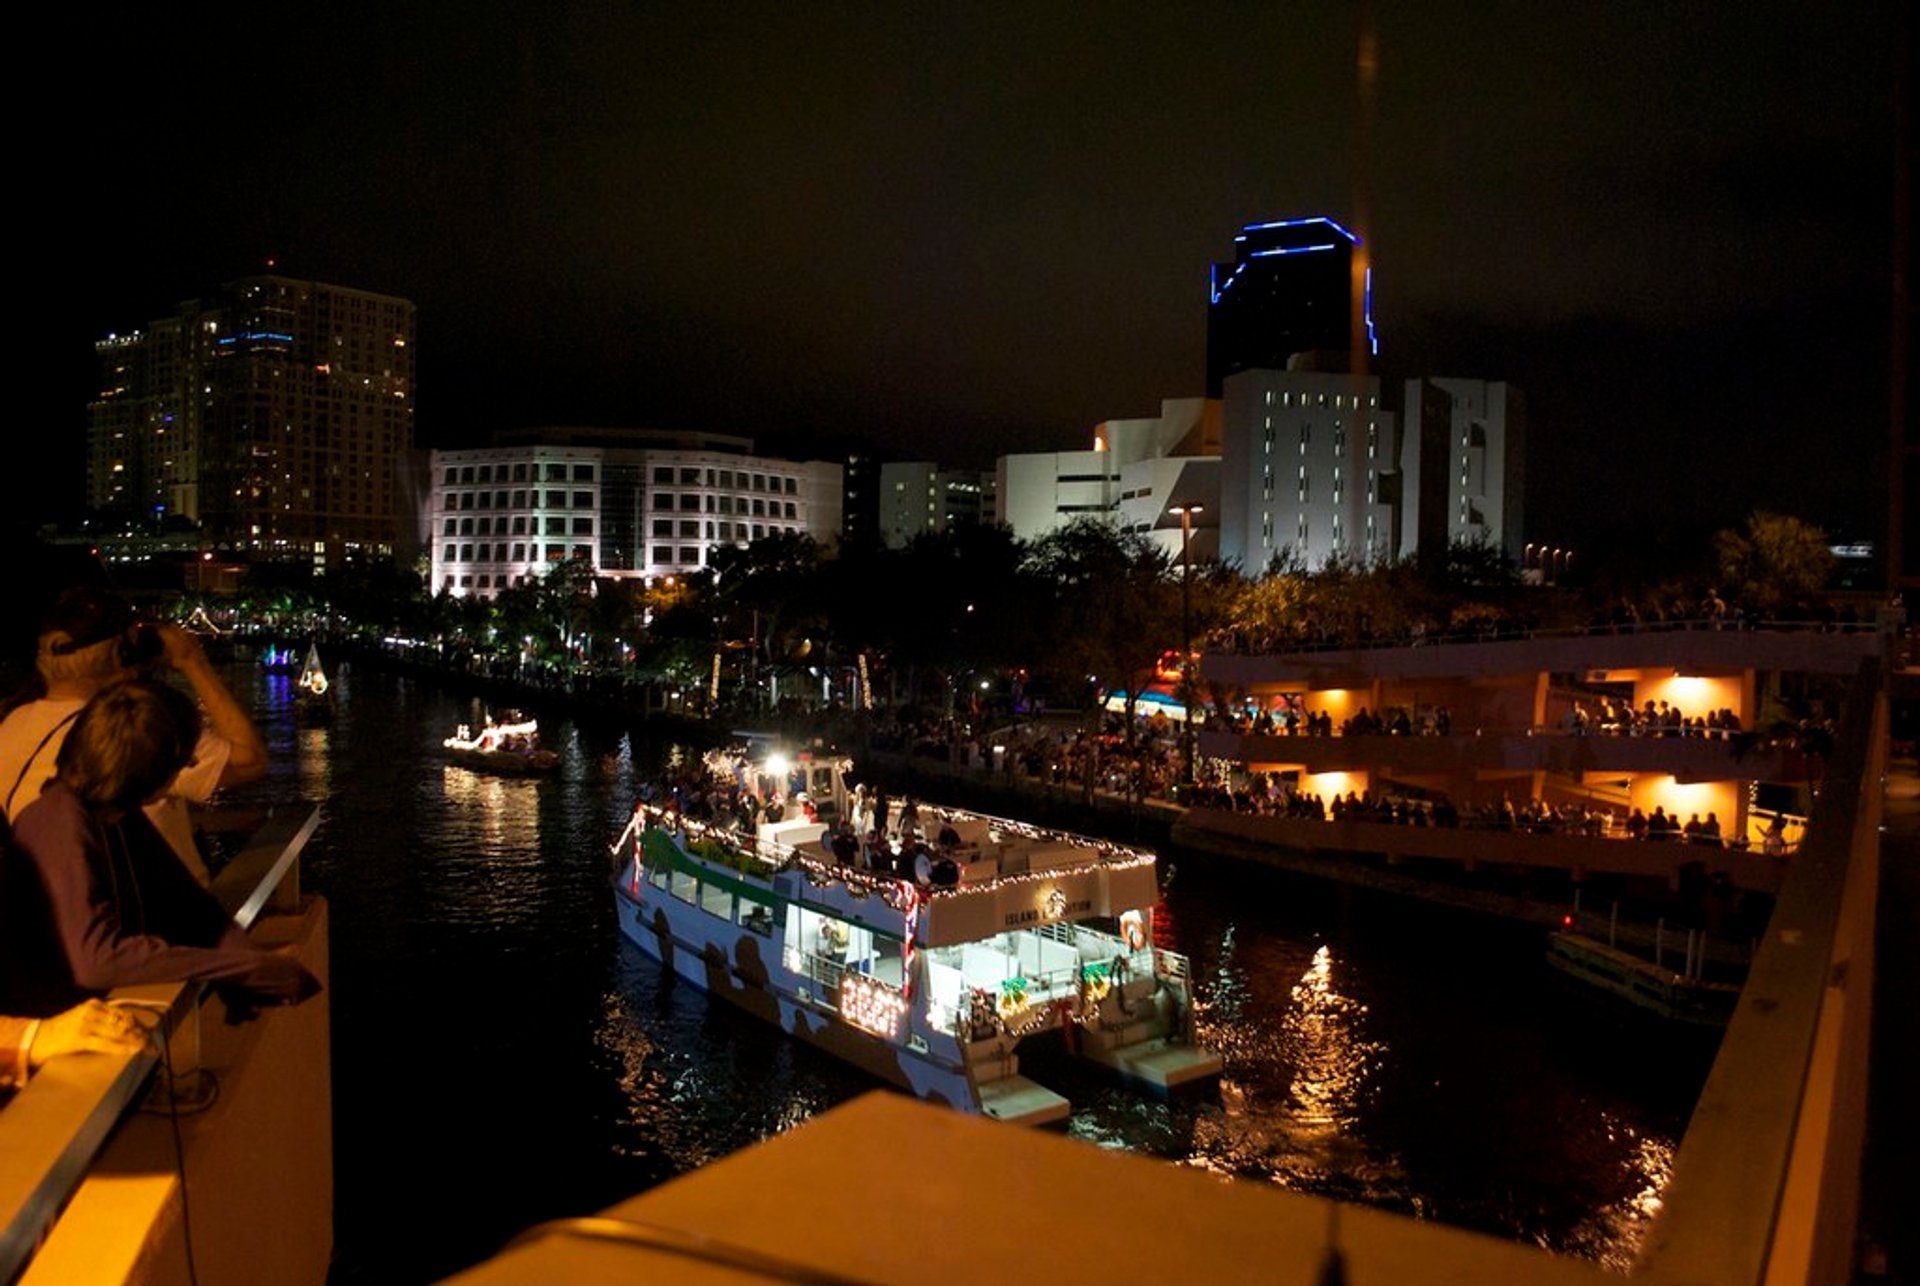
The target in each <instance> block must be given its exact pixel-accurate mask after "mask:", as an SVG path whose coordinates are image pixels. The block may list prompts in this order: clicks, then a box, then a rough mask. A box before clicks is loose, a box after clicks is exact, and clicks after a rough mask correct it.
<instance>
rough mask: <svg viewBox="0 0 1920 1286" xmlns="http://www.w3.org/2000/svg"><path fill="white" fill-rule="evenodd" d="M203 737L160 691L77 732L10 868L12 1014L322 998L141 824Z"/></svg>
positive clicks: (108, 707)
mask: <svg viewBox="0 0 1920 1286" xmlns="http://www.w3.org/2000/svg"><path fill="white" fill-rule="evenodd" d="M199 735H200V714H199V711H198V710H197V709H196V708H195V707H194V704H193V700H192V698H190V697H188V696H187V695H186V694H185V693H183V692H181V691H179V690H178V689H176V688H172V687H169V686H168V685H166V684H164V683H160V682H157V681H155V680H151V679H133V680H129V681H127V682H125V683H117V684H114V685H113V686H111V687H109V688H107V689H105V690H104V691H102V692H101V693H99V694H98V695H97V696H95V697H94V698H93V699H92V700H91V701H89V702H88V703H87V704H86V707H85V708H84V709H82V710H81V712H80V715H79V717H78V718H77V719H75V720H74V724H73V729H72V731H70V732H69V733H68V734H67V738H66V741H65V742H64V743H63V744H62V745H61V747H60V754H59V757H58V760H57V768H58V776H57V777H56V779H55V780H54V782H53V783H52V784H51V785H49V786H48V787H47V788H46V790H45V791H44V792H42V793H41V795H40V798H39V799H37V800H35V801H34V802H33V803H32V804H31V805H29V806H28V807H27V808H26V809H24V810H23V811H22V812H21V814H20V817H19V819H18V821H17V822H16V823H15V825H14V836H13V849H14V851H13V852H11V853H9V854H8V855H7V856H6V858H5V860H4V862H0V890H3V894H4V895H3V896H0V907H4V909H5V913H6V923H5V925H4V926H0V932H3V936H4V938H5V940H6V953H7V961H6V963H7V977H6V979H5V987H6V994H5V996H4V997H0V1003H4V1004H5V1007H6V1009H7V1011H8V1012H20V1013H29V1014H51V1013H55V1012H58V1011H59V1010H61V1009H65V1008H67V1007H68V1006H70V1005H73V1004H76V1003H78V1002H79V1001H82V1000H84V999H86V998H87V997H88V996H90V995H95V994H98V993H100V992H103V991H107V990H110V989H112V988H114V987H121V986H127V985H130V984H134V983H148V982H185V981H200V982H209V983H214V984H217V985H218V986H219V987H220V988H221V989H222V991H223V992H224V993H225V994H226V995H227V997H228V999H229V1001H230V1003H231V1002H234V1001H237V1002H239V1003H242V1004H245V1005H258V1004H273V1003H298V1002H300V1001H302V1000H305V999H307V998H308V997H309V996H312V995H313V994H314V993H316V992H317V991H319V990H320V983H319V981H318V980H317V979H315V978H314V976H313V975H312V974H310V973H308V972H307V971H306V969H305V968H303V967H302V966H301V965H300V963H299V962H298V961H297V960H295V959H293V958H292V957H291V956H290V955H284V954H281V953H279V952H275V951H269V950H267V949H265V948H263V947H260V946H257V945H255V944H254V942H253V940H252V939H250V938H249V937H248V936H247V934H246V932H245V931H244V930H242V929H241V928H240V927H239V926H238V925H236V924H234V923H233V921H232V919H231V918H229V917H228V915H227V913H226V912H225V911H224V910H223V909H222V908H221V906H220V904H219V903H218V902H216V901H214V900H213V897H212V895H211V894H209V893H208V892H207V891H206V890H205V889H204V888H202V887H201V886H200V885H199V884H198V883H197V882H196V881H195V880H194V878H193V876H192V875H191V874H190V873H189V872H188V871H187V868H186V867H185V866H184V865H182V864H181V862H180V859H179V857H178V856H177V855H176V854H175V853H174V852H173V850H172V849H171V848H170V847H168V845H167V842H166V840H164V839H163V838H162V837H161V835H160V833H159V832H158V831H157V830H155V829H154V827H153V824H152V822H150V821H149V820H148V819H147V816H146V814H145V813H143V812H142V811H141V805H142V804H143V803H145V802H147V801H150V800H152V799H154V798H156V797H157V796H159V795H160V794H161V793H162V792H163V791H165V790H166V788H167V784H168V783H169V782H171V781H172V780H173V779H174V777H175V776H176V775H177V774H178V773H179V772H180V770H181V769H182V768H183V767H185V766H186V765H187V763H188V762H189V761H190V760H191V758H192V755H193V748H194V744H195V741H196V739H197V738H198V737H199Z"/></svg>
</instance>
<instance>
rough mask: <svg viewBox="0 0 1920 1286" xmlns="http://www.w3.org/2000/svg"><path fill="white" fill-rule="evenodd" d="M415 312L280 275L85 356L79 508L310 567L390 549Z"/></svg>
mask: <svg viewBox="0 0 1920 1286" xmlns="http://www.w3.org/2000/svg"><path fill="white" fill-rule="evenodd" d="M413 336H414V308H413V305H412V304H411V303H409V302H408V301H407V300H405V299H398V298H395V297H394V296H392V295H381V294H375V293H373V292H371V291H366V290H354V289H350V288H348V287H345V286H332V285H326V284H323V283H320V282H313V281H295V280H293V279H291V278H287V277H277V276H263V277H247V278H242V279H241V280H239V281H233V282H229V283H227V284H226V285H224V286H222V287H221V288H220V290H219V291H218V293H216V294H215V295H214V296H212V297H211V298H209V299H205V300H193V301H190V302H187V303H184V304H182V305H181V306H180V311H179V313H178V314H177V315H176V316H173V317H167V318H162V319H160V320H159V321H156V322H154V323H153V324H152V325H151V326H150V327H149V328H148V329H147V330H145V331H143V332H137V333H135V334H132V335H124V336H123V335H115V336H109V337H108V338H106V339H104V340H102V341H100V342H99V343H98V344H97V345H96V346H95V347H96V352H97V353H98V356H99V361H100V372H101V380H100V392H99V395H98V397H96V398H95V399H94V401H93V402H92V403H91V404H90V406H89V408H88V442H87V447H88V459H87V500H88V503H89V504H91V505H92V506H94V507H95V508H97V509H104V510H117V511H120V512H122V513H123V514H126V515H137V516H139V517H141V518H146V519H167V518H175V519H184V520H186V521H188V522H191V523H195V524H198V526H199V527H200V529H201V532H202V535H203V537H204V539H205V540H206V541H207V542H208V543H209V544H212V545H214V546H216V547H219V548H221V549H227V550H232V551H235V552H241V553H255V554H260V555H264V556H267V557H274V558H299V559H309V558H310V559H312V560H313V561H314V562H315V563H316V564H317V565H322V566H324V565H325V564H326V563H327V562H328V561H329V560H332V559H338V558H339V557H341V556H342V555H344V554H348V553H355V552H365V553H369V554H379V555H388V554H391V553H393V552H394V550H395V549H396V547H398V546H401V545H403V544H404V541H405V536H406V530H407V528H409V527H410V526H411V523H412V513H411V506H410V504H409V503H408V502H407V501H406V500H405V498H404V497H403V496H402V494H401V490H402V483H401V477H400V473H401V463H402V460H403V458H404V456H405V453H406V451H407V449H408V447H409V446H410V445H411V443H412V437H413V399H414V388H413V361H414V349H413Z"/></svg>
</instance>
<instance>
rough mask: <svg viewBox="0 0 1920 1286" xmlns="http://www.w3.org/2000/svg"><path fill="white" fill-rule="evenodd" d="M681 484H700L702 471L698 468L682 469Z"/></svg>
mask: <svg viewBox="0 0 1920 1286" xmlns="http://www.w3.org/2000/svg"><path fill="white" fill-rule="evenodd" d="M680 485H681V486H683V487H697V486H699V485H700V471H699V470H698V469H682V470H681V471H680Z"/></svg>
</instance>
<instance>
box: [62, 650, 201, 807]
mask: <svg viewBox="0 0 1920 1286" xmlns="http://www.w3.org/2000/svg"><path fill="white" fill-rule="evenodd" d="M199 740H200V709H199V707H198V706H196V705H195V704H194V702H193V698H192V697H189V696H188V695H187V694H186V693H184V692H182V691H180V690H179V689H178V688H174V687H170V686H168V685H167V684H165V683H161V682H159V681H158V680H154V679H133V680H130V681H128V682H126V683H116V684H114V685H113V686H112V687H109V688H106V689H104V690H103V691H101V692H100V693H99V694H98V695H96V696H95V697H94V698H93V700H91V701H89V702H87V705H86V708H85V709H83V710H82V711H81V712H80V717H79V718H78V719H76V720H75V721H74V725H73V729H72V731H70V732H69V733H67V739H66V741H65V743H64V744H62V745H61V747H60V757H59V759H58V760H57V761H56V762H57V764H58V767H59V774H60V780H61V781H62V782H64V783H66V785H67V787H68V789H70V790H72V791H73V793H74V794H76V795H78V796H79V797H80V801H81V802H82V803H83V804H85V805H86V806H87V807H89V808H117V809H132V808H137V807H139V806H140V805H141V804H142V803H144V802H145V801H146V800H148V799H150V798H152V797H153V795H154V794H156V793H157V792H158V791H159V790H160V789H161V788H162V787H164V786H165V785H166V784H167V783H168V782H170V781H172V780H173V779H174V777H175V776H176V775H177V774H178V773H179V772H180V770H181V769H182V768H185V767H186V766H187V764H188V763H189V762H191V761H192V759H193V749H194V746H195V744H196V743H198V741H199Z"/></svg>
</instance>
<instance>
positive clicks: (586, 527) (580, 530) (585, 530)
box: [573, 518, 593, 536]
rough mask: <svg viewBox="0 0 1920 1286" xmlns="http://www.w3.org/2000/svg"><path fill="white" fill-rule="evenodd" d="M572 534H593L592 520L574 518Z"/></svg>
mask: <svg viewBox="0 0 1920 1286" xmlns="http://www.w3.org/2000/svg"><path fill="white" fill-rule="evenodd" d="M573 534H574V535H576V536H591V535H592V534H593V519H591V518H575V519H574V520H573Z"/></svg>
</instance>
